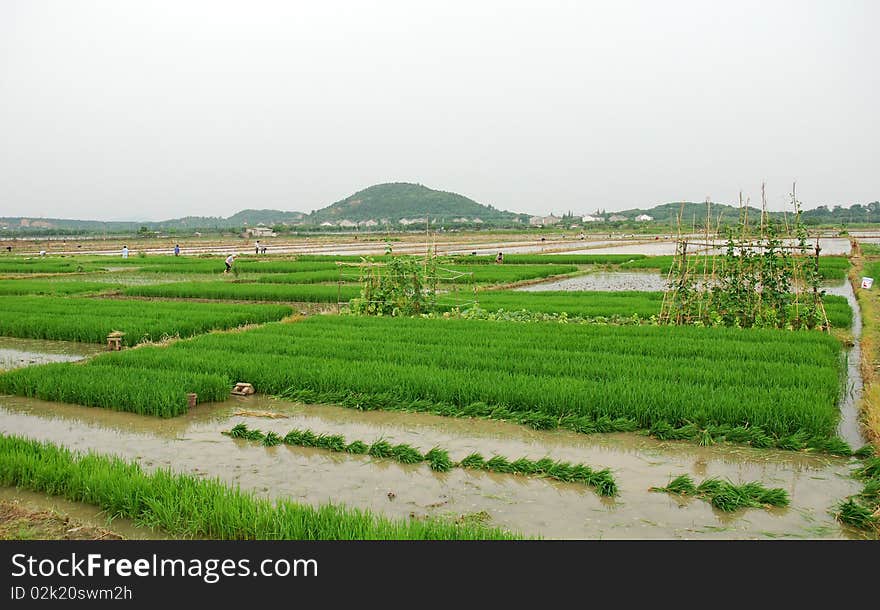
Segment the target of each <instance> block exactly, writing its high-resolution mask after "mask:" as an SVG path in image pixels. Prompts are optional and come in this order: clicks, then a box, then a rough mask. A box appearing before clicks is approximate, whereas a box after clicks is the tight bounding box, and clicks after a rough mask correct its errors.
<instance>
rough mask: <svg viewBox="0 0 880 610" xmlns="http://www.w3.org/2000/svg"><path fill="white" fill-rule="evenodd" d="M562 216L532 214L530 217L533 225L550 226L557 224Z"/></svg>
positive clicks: (530, 222)
mask: <svg viewBox="0 0 880 610" xmlns="http://www.w3.org/2000/svg"><path fill="white" fill-rule="evenodd" d="M560 220H562V219H561V218H559V217H558V216H554V215H553V214H550V216H532V217H531V218H529V224H530V225H531V226H533V227H548V226H550V225H555V224H557V223H558V222H559V221H560Z"/></svg>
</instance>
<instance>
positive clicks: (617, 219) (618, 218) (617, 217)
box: [608, 214, 629, 222]
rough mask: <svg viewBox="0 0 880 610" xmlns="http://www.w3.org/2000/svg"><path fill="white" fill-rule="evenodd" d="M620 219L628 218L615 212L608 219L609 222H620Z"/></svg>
mask: <svg viewBox="0 0 880 610" xmlns="http://www.w3.org/2000/svg"><path fill="white" fill-rule="evenodd" d="M621 220H629V218H627V217H626V216H621V215H620V214H615V215H613V216H611V217H610V218H609V219H608V221H609V222H620V221H621Z"/></svg>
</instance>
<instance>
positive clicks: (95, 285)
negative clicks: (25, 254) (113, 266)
mask: <svg viewBox="0 0 880 610" xmlns="http://www.w3.org/2000/svg"><path fill="white" fill-rule="evenodd" d="M118 289H119V285H118V284H110V283H104V282H78V281H67V280H65V281H56V280H31V279H26V280H20V279H16V280H0V295H4V296H6V295H25V294H33V295H38V294H42V295H54V296H62V295H69V294H84V293H99V292H106V291H110V290H118Z"/></svg>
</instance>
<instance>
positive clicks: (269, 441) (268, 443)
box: [262, 432, 284, 447]
mask: <svg viewBox="0 0 880 610" xmlns="http://www.w3.org/2000/svg"><path fill="white" fill-rule="evenodd" d="M283 442H284V439H282V438H281V437H280V436H278V435H277V434H276V433H274V432H267V433H266V435H265V436H264V437H263V441H262V443H263V446H264V447H275V446H276V445H280V444H281V443H283Z"/></svg>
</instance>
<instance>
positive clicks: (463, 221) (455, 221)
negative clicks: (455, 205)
mask: <svg viewBox="0 0 880 610" xmlns="http://www.w3.org/2000/svg"><path fill="white" fill-rule="evenodd" d="M452 222H454V223H456V224H465V223H468V222H470V220H468V219H467V218H465V217H464V216H462V217H461V218H453V219H452Z"/></svg>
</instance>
